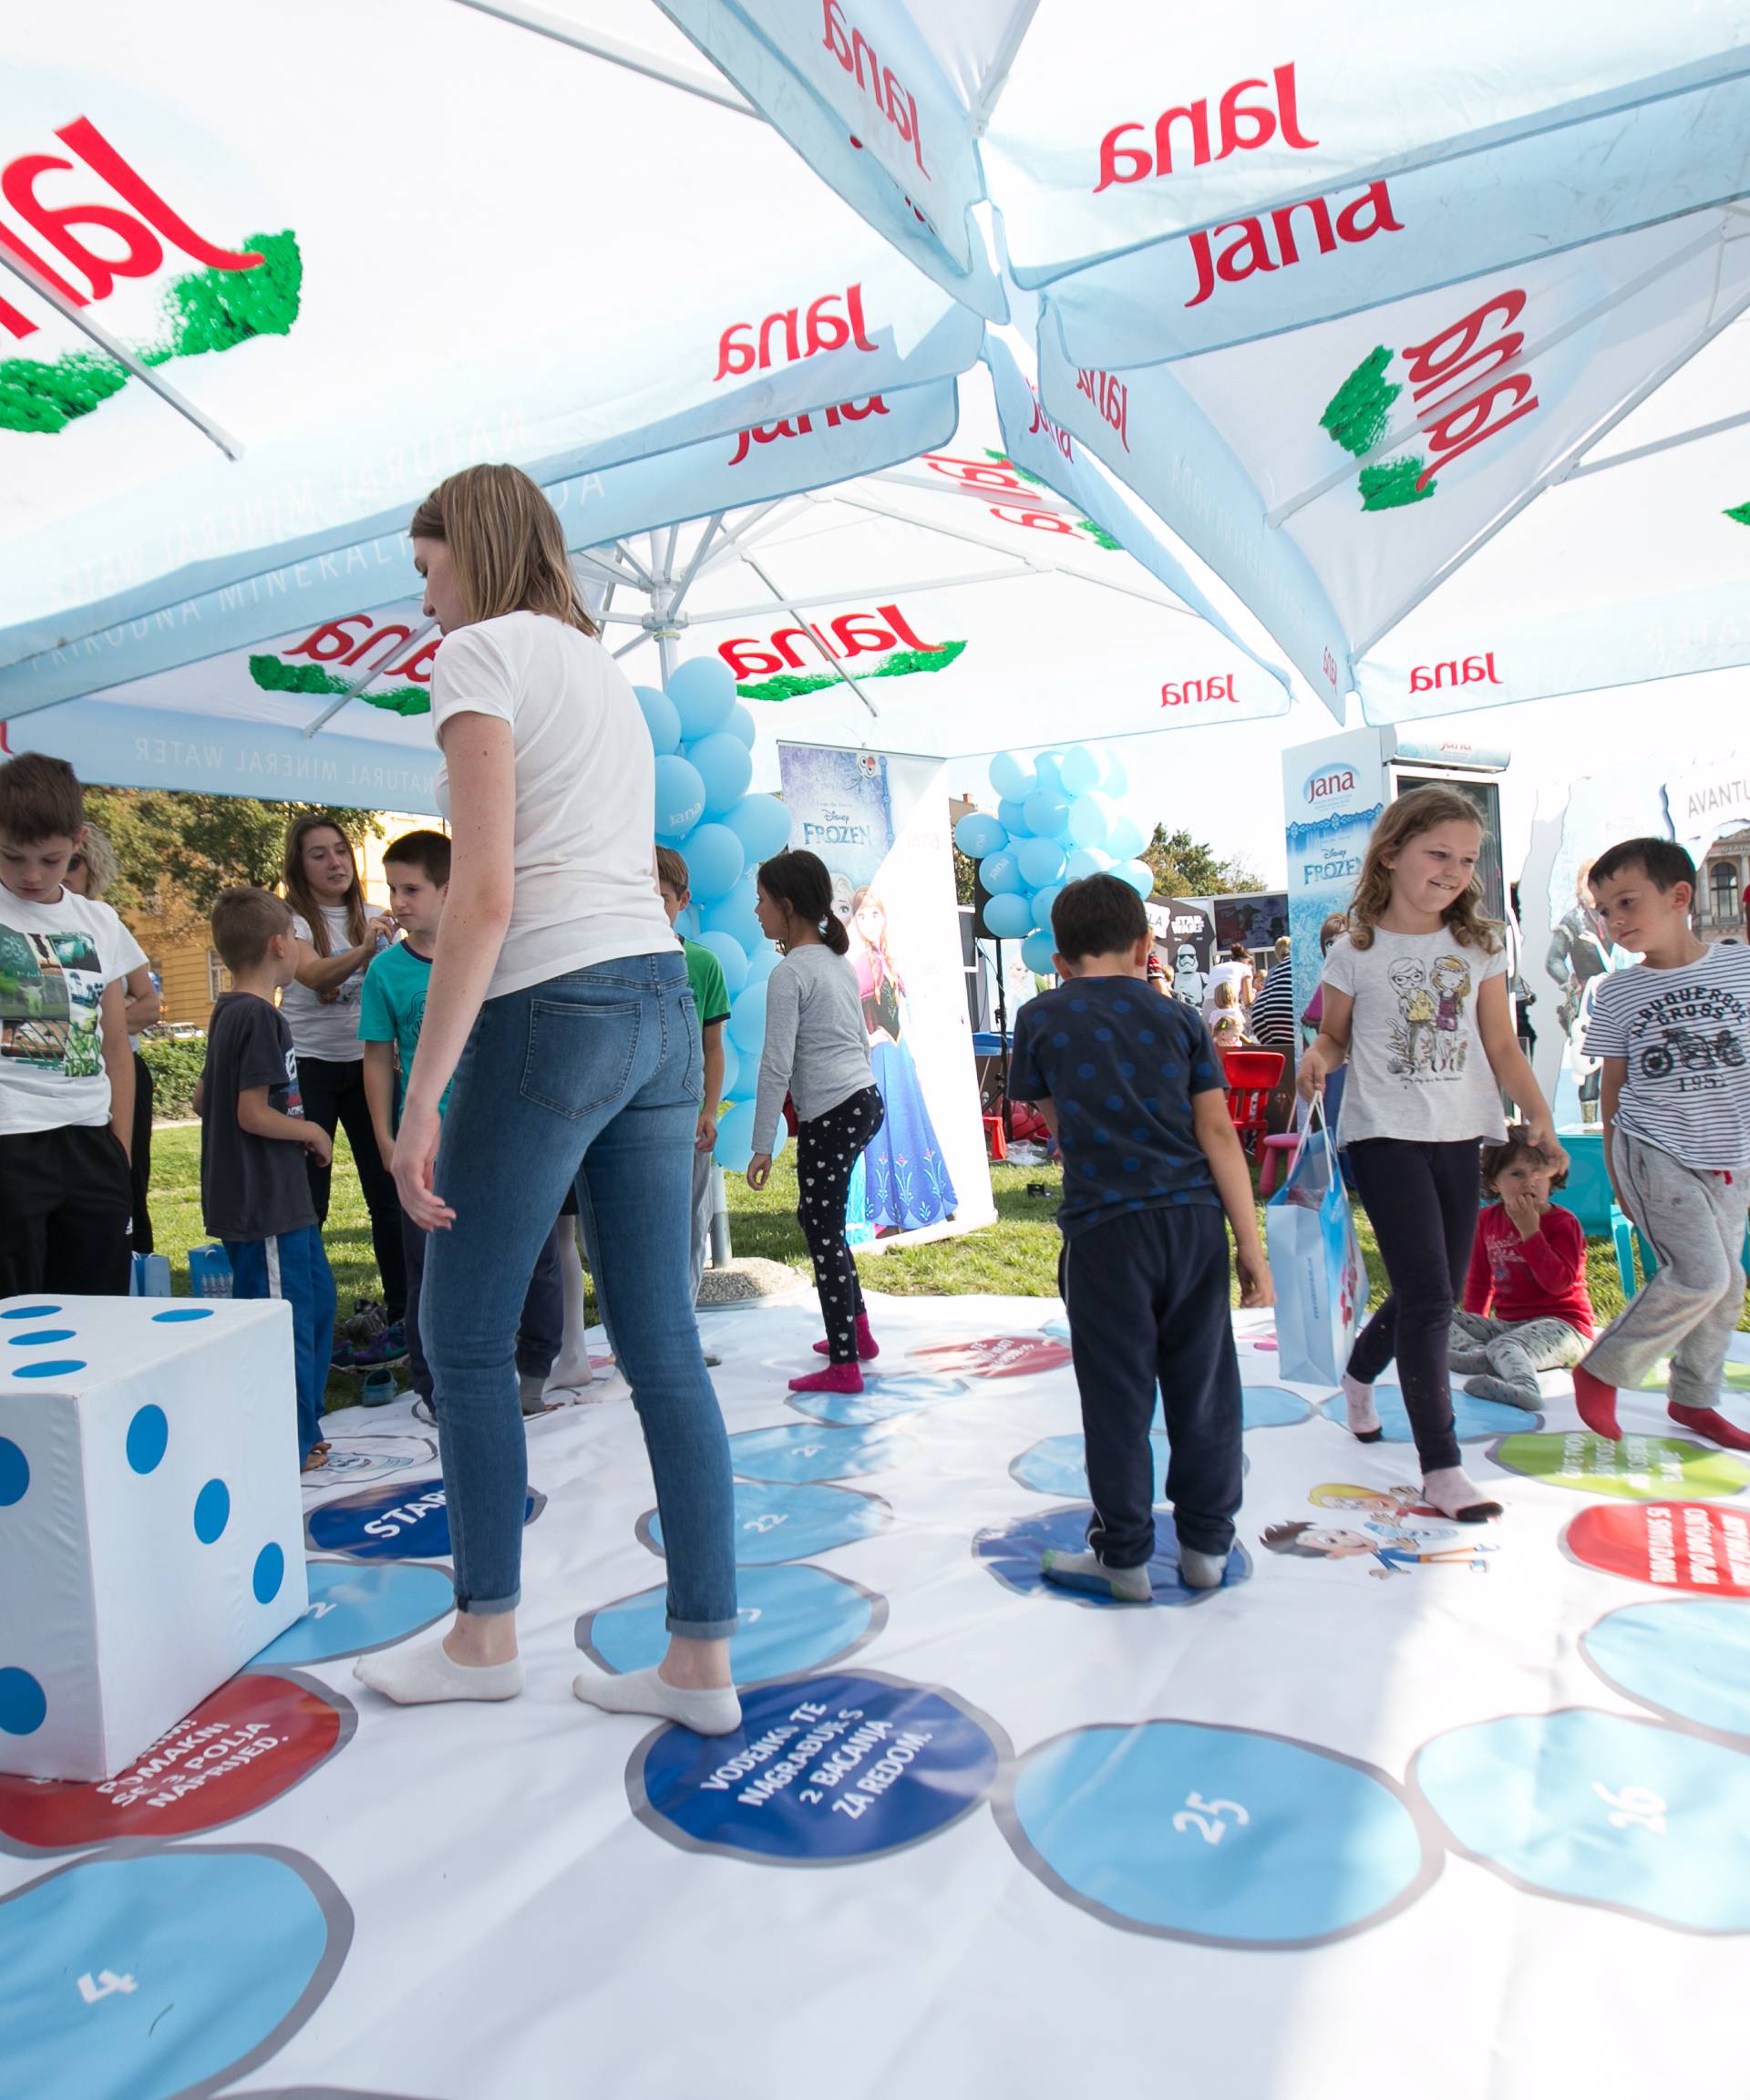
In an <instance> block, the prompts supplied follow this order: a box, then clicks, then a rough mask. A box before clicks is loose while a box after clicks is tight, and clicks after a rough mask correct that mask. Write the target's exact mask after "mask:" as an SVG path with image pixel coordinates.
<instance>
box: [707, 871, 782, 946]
mask: <svg viewBox="0 0 1750 2100" xmlns="http://www.w3.org/2000/svg"><path fill="white" fill-rule="evenodd" d="M699 919H700V923H701V924H702V925H703V926H704V928H705V932H707V933H727V934H728V935H729V936H730V938H731V939H732V940H734V941H735V942H737V944H738V945H739V946H740V947H741V948H742V949H743V950H744V951H745V952H746V953H748V954H752V952H754V950H755V949H756V948H757V947H759V946H760V945H761V944H762V942H764V941H765V939H766V936H765V934H764V933H763V932H761V930H760V924H759V920H758V917H757V914H756V912H755V910H754V878H753V877H752V875H751V874H749V875H744V876H743V877H742V879H741V880H740V881H739V882H737V883H736V886H735V888H734V889H733V890H730V892H729V894H728V895H727V896H726V897H719V898H718V899H717V901H716V902H715V904H707V905H706V906H705V910H704V911H702V912H701V913H700V914H699Z"/></svg>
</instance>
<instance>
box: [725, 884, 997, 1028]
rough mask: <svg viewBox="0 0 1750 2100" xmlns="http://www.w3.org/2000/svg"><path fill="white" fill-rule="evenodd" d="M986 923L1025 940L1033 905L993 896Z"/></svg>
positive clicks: (993, 929) (986, 907) (992, 930)
mask: <svg viewBox="0 0 1750 2100" xmlns="http://www.w3.org/2000/svg"><path fill="white" fill-rule="evenodd" d="M984 923H985V924H986V925H987V926H988V927H989V928H990V930H991V932H993V933H994V934H995V935H996V937H997V939H998V940H999V941H1020V940H1023V939H1024V937H1025V936H1026V935H1027V934H1029V933H1031V932H1033V906H1032V905H1031V904H1029V903H1028V902H1027V901H1026V899H1025V898H1024V897H1014V896H1003V897H993V898H992V899H991V901H990V902H989V903H988V904H987V905H985V907H984ZM731 1018H732V1019H733V1016H731Z"/></svg>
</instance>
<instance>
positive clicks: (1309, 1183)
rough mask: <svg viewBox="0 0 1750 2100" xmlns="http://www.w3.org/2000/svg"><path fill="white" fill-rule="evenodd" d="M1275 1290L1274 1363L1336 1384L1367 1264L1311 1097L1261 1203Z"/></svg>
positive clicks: (1297, 1379) (1360, 1313)
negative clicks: (1290, 1154) (1276, 1184)
mask: <svg viewBox="0 0 1750 2100" xmlns="http://www.w3.org/2000/svg"><path fill="white" fill-rule="evenodd" d="M1264 1240H1265V1245H1266V1247H1267V1249H1268V1251H1269V1254H1270V1280H1271V1283H1272V1284H1273V1285H1274V1286H1275V1291H1276V1343H1277V1348H1278V1351H1279V1354H1278V1357H1277V1365H1278V1368H1279V1369H1280V1371H1281V1373H1282V1376H1283V1377H1284V1378H1286V1379H1289V1380H1290V1381H1291V1382H1292V1383H1293V1384H1295V1385H1326V1386H1333V1385H1336V1383H1337V1381H1338V1380H1339V1379H1340V1378H1341V1377H1342V1375H1343V1371H1344V1369H1345V1367H1346V1366H1347V1364H1348V1362H1349V1352H1350V1349H1351V1348H1352V1347H1353V1346H1354V1339H1355V1335H1356V1333H1358V1332H1359V1331H1360V1327H1361V1323H1362V1319H1363V1317H1364V1313H1365V1312H1366V1308H1367V1268H1366V1264H1365V1263H1364V1261H1363V1260H1362V1258H1361V1242H1360V1241H1359V1240H1357V1239H1356V1237H1355V1225H1354V1218H1353V1217H1352V1216H1351V1215H1350V1210H1349V1199H1348V1196H1347V1195H1346V1194H1345V1193H1344V1190H1343V1176H1342V1174H1341V1173H1340V1171H1339V1170H1338V1167H1337V1148H1336V1147H1335V1146H1334V1145H1333V1143H1332V1140H1331V1132H1330V1130H1329V1128H1328V1127H1327V1126H1326V1123H1325V1119H1324V1113H1323V1109H1322V1108H1321V1107H1319V1106H1318V1105H1317V1104H1316V1103H1315V1104H1314V1106H1313V1108H1312V1114H1311V1115H1310V1116H1309V1117H1308V1118H1307V1120H1306V1124H1305V1127H1303V1128H1302V1132H1301V1142H1300V1146H1299V1148H1298V1149H1297V1150H1296V1152H1295V1154H1294V1158H1293V1163H1292V1166H1291V1167H1290V1168H1289V1170H1288V1179H1286V1180H1285V1181H1284V1182H1283V1183H1282V1187H1281V1188H1280V1189H1278V1190H1277V1191H1276V1193H1275V1194H1274V1195H1273V1196H1272V1197H1271V1199H1270V1201H1269V1202H1268V1203H1267V1204H1266V1205H1265V1207H1264Z"/></svg>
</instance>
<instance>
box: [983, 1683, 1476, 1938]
mask: <svg viewBox="0 0 1750 2100" xmlns="http://www.w3.org/2000/svg"><path fill="white" fill-rule="evenodd" d="M1003 1821H1004V1835H1005V1836H1006V1837H1008V1838H1009V1841H1010V1843H1011V1844H1012V1845H1014V1848H1015V1849H1016V1851H1017V1852H1018V1853H1019V1854H1020V1856H1021V1858H1022V1859H1023V1860H1024V1863H1025V1864H1026V1865H1027V1866H1029V1867H1031V1868H1034V1870H1035V1872H1039V1871H1042V1870H1043V1873H1044V1876H1045V1879H1047V1880H1048V1881H1050V1882H1051V1884H1052V1885H1053V1886H1055V1888H1056V1889H1058V1892H1059V1893H1060V1894H1065V1895H1067V1897H1068V1898H1069V1899H1070V1900H1071V1901H1072V1902H1074V1903H1076V1904H1078V1905H1080V1906H1081V1907H1083V1908H1084V1909H1086V1910H1092V1911H1093V1912H1094V1913H1095V1915H1096V1917H1099V1918H1103V1919H1104V1920H1106V1921H1107V1923H1109V1924H1114V1925H1120V1926H1124V1927H1127V1928H1128V1929H1130V1930H1134V1931H1142V1932H1153V1933H1158V1934H1161V1935H1163V1936H1166V1937H1170V1938H1178V1939H1188V1940H1208V1941H1213V1942H1215V1943H1217V1944H1219V1945H1222V1946H1239V1947H1294V1946H1306V1945H1308V1944H1310V1943H1312V1942H1315V1941H1319V1940H1332V1939H1336V1938H1341V1937H1342V1936H1343V1935H1344V1934H1347V1933H1350V1932H1357V1931H1360V1930H1363V1929H1364V1927H1366V1926H1368V1925H1371V1924H1374V1923H1376V1922H1378V1920H1380V1919H1381V1918H1382V1917H1384V1916H1385V1914H1386V1913H1387V1912H1389V1911H1392V1910H1396V1909H1399V1908H1401V1907H1402V1906H1403V1905H1404V1904H1405V1902H1407V1901H1409V1900H1411V1899H1413V1898H1414V1897H1415V1896H1416V1895H1418V1894H1420V1893H1421V1891H1422V1889H1425V1888H1426V1887H1427V1886H1428V1884H1429V1883H1430V1882H1431V1881H1432V1880H1433V1879H1434V1878H1435V1875H1436V1873H1437V1871H1438V1868H1439V1860H1438V1857H1437V1855H1436V1854H1434V1853H1432V1852H1431V1850H1430V1848H1428V1847H1427V1846H1426V1845H1425V1843H1424V1841H1423V1837H1422V1834H1421V1832H1420V1830H1419V1829H1418V1827H1417V1825H1416V1821H1415V1817H1414V1815H1413V1814H1412V1813H1411V1811H1410V1809H1409V1808H1408V1807H1406V1806H1405V1803H1404V1801H1403V1799H1402V1798H1401V1797H1400V1796H1399V1795H1398V1794H1397V1793H1396V1792H1395V1790H1394V1788H1393V1787H1392V1786H1390V1785H1388V1784H1387V1783H1386V1781H1385V1777H1384V1776H1383V1775H1379V1774H1375V1773H1374V1772H1373V1771H1371V1770H1369V1769H1367V1768H1366V1767H1364V1766H1362V1765H1354V1764H1352V1763H1350V1762H1349V1761H1348V1760H1347V1759H1345V1758H1340V1757H1336V1756H1333V1755H1331V1754H1329V1753H1328V1752H1325V1751H1323V1750H1320V1749H1318V1748H1316V1747H1314V1746H1313V1745H1311V1744H1305V1743H1295V1742H1291V1741H1288V1740H1286V1739H1285V1738H1283V1737H1282V1736H1278V1735H1257V1734H1254V1733H1253V1732H1252V1731H1251V1730H1250V1729H1246V1728H1216V1727H1205V1726H1200V1725H1198V1724H1193V1723H1191V1722H1186V1721H1148V1722H1144V1723H1142V1724H1140V1725H1137V1726H1127V1725H1120V1724H1109V1725H1101V1726H1096V1727H1091V1728H1077V1729H1074V1730H1072V1731H1071V1732H1070V1733H1069V1734H1068V1735H1061V1736H1058V1737H1056V1738H1055V1740H1053V1741H1051V1742H1049V1743H1045V1744H1044V1745H1041V1746H1040V1747H1039V1748H1038V1749H1037V1750H1035V1751H1034V1752H1033V1753H1032V1754H1031V1755H1028V1756H1027V1757H1025V1758H1024V1760H1023V1761H1022V1763H1021V1765H1020V1768H1019V1770H1018V1772H1017V1773H1016V1775H1015V1779H1014V1793H1013V1796H1012V1797H1011V1805H1010V1808H1009V1813H1008V1814H1007V1815H1006V1816H1005V1817H1004V1818H1003Z"/></svg>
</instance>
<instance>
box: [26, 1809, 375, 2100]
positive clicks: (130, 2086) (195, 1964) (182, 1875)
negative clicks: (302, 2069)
mask: <svg viewBox="0 0 1750 2100" xmlns="http://www.w3.org/2000/svg"><path fill="white" fill-rule="evenodd" d="M352 1936H353V1914H352V1912H351V1910H349V1909H348V1908H347V1904H346V1900H345V1898H344V1897H343V1896H342V1895H341V1893H340V1890H339V1889H336V1888H335V1884H334V1883H333V1882H332V1881H331V1880H330V1879H328V1877H327V1875H326V1874H324V1872H323V1870H322V1869H321V1868H319V1867H318V1866H316V1865H315V1864H314V1861H312V1860H309V1859H305V1858H302V1857H300V1855H299V1854H297V1853H295V1852H288V1851H285V1850H283V1849H282V1848H280V1847H278V1846H265V1845H264V1846H259V1847H254V1848H244V1847H242V1846H218V1845H177V1846H172V1847H169V1848H165V1849H164V1850H162V1851H158V1850H152V1851H143V1852H142V1851H135V1852H129V1853H99V1854H98V1855H97V1856H96V1857H94V1858H86V1859H79V1860H76V1861H75V1862H74V1863H73V1864H72V1865H71V1866H67V1867H61V1868H57V1869H56V1870H55V1872H53V1873H52V1874H46V1875H44V1876H43V1878H42V1879H40V1880H37V1881H32V1882H28V1883H26V1886H25V1887H24V1888H22V1889H15V1890H14V1891H13V1893H12V1894H11V1895H9V1896H7V1897H5V1898H4V1899H0V1977H4V1979H5V1982H4V1985H0V1989H3V1990H4V1993H5V2008H6V2071H7V2074H8V2090H10V2091H14V2092H17V2093H20V2094H25V2093H27V2094H29V2095H30V2096H31V2100H91V2095H94V2094H98V2093H118V2092H123V2091H125V2092H127V2093H128V2094H129V2095H131V2096H134V2100H169V2096H170V2095H175V2094H181V2093H184V2092H187V2091H189V2090H190V2089H198V2090H199V2091H201V2092H202V2093H211V2092H213V2091H215V2090H217V2089H218V2088H219V2087H220V2086H221V2085H228V2084H230V2083H231V2082H232V2080H233V2079H237V2078H241V2077H242V2076H243V2075H244V2074H245V2073H247V2072H249V2071H252V2070H253V2069H254V2068H255V2067H256V2065H258V2064H263V2063H265V2062H266V2061H267V2060H268V2059H269V2058H270V2057H271V2056H273V2054H275V2052H276V2051H278V2050H279V2049H281V2048H283V2046H284V2044H285V2043H286V2042H288V2041H289V2040H290V2039H291V2037H292V2036H293V2034H295V2033H297V2031H298V2029H299V2028H300V2027H302V2026H303V2025H304V2022H305V2021H306V2020H308V2019H309V2017H310V2015H311V2013H312V2012H314V2011H315V2009H316V2007H317V2006H318V2005H319V2004H320V2003H321V2002H322V2001H323V1999H324V1997H326V1995H327V1993H328V1991H329V1988H330V1986H331V1985H332V1984H333V1982H334V1980H335V1976H336V1975H337V1974H338V1973H339V1971H340V1965H341V1963H342V1961H344V1960H345V1955H346V1950H347V1947H348V1945H349V1944H350V1942H351V1940H352Z"/></svg>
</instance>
